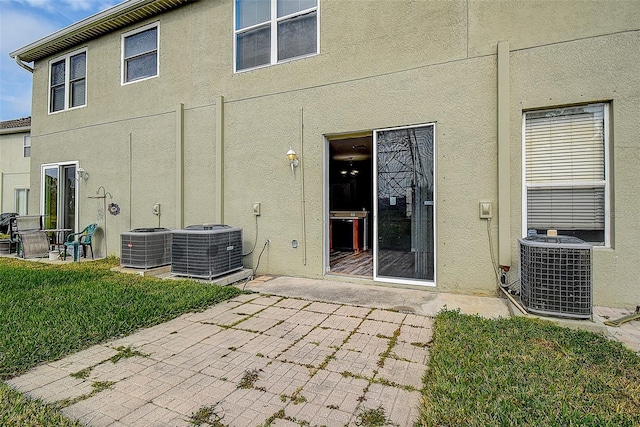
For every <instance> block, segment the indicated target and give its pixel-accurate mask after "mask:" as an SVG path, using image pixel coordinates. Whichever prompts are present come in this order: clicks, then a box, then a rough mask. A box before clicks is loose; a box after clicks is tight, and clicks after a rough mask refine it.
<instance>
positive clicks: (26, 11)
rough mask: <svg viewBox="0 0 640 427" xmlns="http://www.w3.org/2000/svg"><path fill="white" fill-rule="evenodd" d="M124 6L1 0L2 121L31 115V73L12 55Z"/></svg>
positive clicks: (81, 0)
mask: <svg viewBox="0 0 640 427" xmlns="http://www.w3.org/2000/svg"><path fill="white" fill-rule="evenodd" d="M121 2H122V0H0V121H4V120H12V119H19V118H22V117H28V116H30V115H31V83H32V82H31V73H30V72H28V71H27V70H25V69H24V68H21V67H20V66H18V64H16V63H15V61H14V60H13V58H11V57H10V56H9V52H13V51H15V50H17V49H20V48H21V47H24V46H26V45H28V44H30V43H32V42H34V41H36V40H39V39H41V38H42V37H46V36H48V35H49V34H51V33H54V32H56V31H58V30H60V29H62V28H65V27H68V26H69V25H71V24H74V23H75V22H77V21H80V20H81V19H84V18H86V17H88V16H91V15H93V14H96V13H98V12H101V11H103V10H105V9H107V8H109V7H111V6H114V5H116V4H118V3H121ZM29 65H33V64H29Z"/></svg>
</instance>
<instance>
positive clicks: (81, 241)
mask: <svg viewBox="0 0 640 427" xmlns="http://www.w3.org/2000/svg"><path fill="white" fill-rule="evenodd" d="M97 228H98V224H90V225H87V226H86V227H85V229H84V230H82V231H81V232H79V233H73V234H69V235H68V236H67V241H66V242H64V246H65V249H66V248H73V250H74V252H73V260H74V261H77V260H78V249H79V246H82V257H83V258H86V257H87V246H89V249H91V259H94V258H93V242H92V237H93V233H95V232H96V229H97ZM76 236H79V237H78V240H77V241H76ZM64 259H67V251H66V250H65V251H64Z"/></svg>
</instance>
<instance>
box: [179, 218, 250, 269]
mask: <svg viewBox="0 0 640 427" xmlns="http://www.w3.org/2000/svg"><path fill="white" fill-rule="evenodd" d="M240 269H242V229H241V228H239V227H230V226H228V225H190V226H188V227H186V228H184V229H181V230H174V231H173V243H172V248H171V273H173V274H176V275H178V276H187V277H197V278H202V279H208V280H211V279H212V278H214V277H218V276H222V275H224V274H227V273H231V272H233V271H236V270H240Z"/></svg>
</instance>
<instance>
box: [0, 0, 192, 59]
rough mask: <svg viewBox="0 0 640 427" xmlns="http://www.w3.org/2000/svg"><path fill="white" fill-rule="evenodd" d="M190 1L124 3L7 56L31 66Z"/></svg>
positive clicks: (167, 0)
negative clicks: (34, 62)
mask: <svg viewBox="0 0 640 427" xmlns="http://www.w3.org/2000/svg"><path fill="white" fill-rule="evenodd" d="M191 1H194V0H127V1H124V2H122V3H120V4H117V5H115V6H113V7H111V8H109V9H106V10H104V11H102V12H99V13H96V14H95V15H92V16H89V17H88V18H85V19H83V20H81V21H78V22H76V23H75V24H72V25H70V26H68V27H66V28H63V29H61V30H60V31H56V32H55V33H52V34H50V35H48V36H46V37H43V38H41V39H40V40H37V41H35V42H33V43H31V44H28V45H26V46H24V47H22V48H20V49H18V50H15V51H13V52H11V53H9V56H11V57H12V58H14V59H16V58H17V59H18V60H20V61H23V62H32V61H37V60H39V59H42V58H45V57H47V56H51V55H54V54H56V53H58V52H60V51H63V50H65V49H68V48H70V47H72V46H76V45H78V44H80V43H83V42H85V41H88V40H91V39H93V38H96V37H99V36H100V35H102V34H106V33H108V32H111V31H114V30H116V29H118V28H122V27H124V26H126V25H129V24H132V23H134V22H138V21H141V20H143V19H146V18H148V17H150V16H153V15H157V14H158V13H162V12H164V11H166V10H169V9H173V8H175V7H178V6H181V5H183V4H186V3H188V2H191Z"/></svg>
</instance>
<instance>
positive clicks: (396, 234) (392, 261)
mask: <svg viewBox="0 0 640 427" xmlns="http://www.w3.org/2000/svg"><path fill="white" fill-rule="evenodd" d="M434 137H435V125H434V124H429V125H421V126H410V127H402V128H392V129H382V130H377V131H374V258H373V259H374V261H373V262H374V266H373V269H374V272H373V274H374V280H384V281H391V282H398V283H410V284H421V285H434V281H435V249H434V248H435V197H434V196H435V180H434V146H435V144H434Z"/></svg>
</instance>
